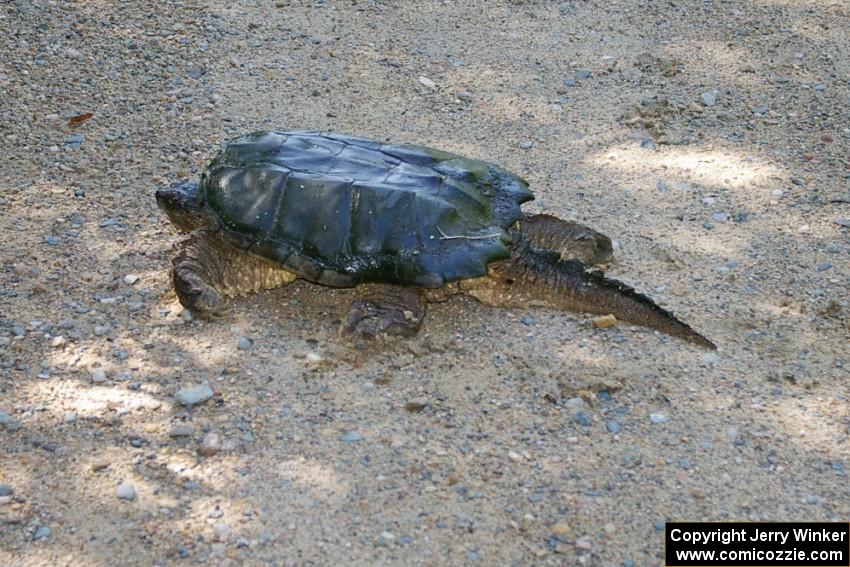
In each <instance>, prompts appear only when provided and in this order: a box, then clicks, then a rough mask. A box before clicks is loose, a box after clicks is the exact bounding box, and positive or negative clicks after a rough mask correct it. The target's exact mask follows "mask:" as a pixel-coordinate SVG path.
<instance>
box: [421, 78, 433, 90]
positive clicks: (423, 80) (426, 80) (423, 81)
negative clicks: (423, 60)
mask: <svg viewBox="0 0 850 567" xmlns="http://www.w3.org/2000/svg"><path fill="white" fill-rule="evenodd" d="M419 84H421V85H422V86H423V87H427V88H429V89H435V88H437V84H436V83H434V81H432V80H431V79H429V78H428V77H426V76H424V75H423V76H420V77H419Z"/></svg>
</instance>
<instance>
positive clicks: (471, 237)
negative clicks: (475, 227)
mask: <svg viewBox="0 0 850 567" xmlns="http://www.w3.org/2000/svg"><path fill="white" fill-rule="evenodd" d="M437 232H439V233H440V240H484V239H485V238H493V237H495V236H502V234H501V233H496V234H482V235H481V236H464V235H462V234H461V235H458V236H449V235H448V234H446V233H445V232H443V230H442V229H441V228H440V227H439V226H438V227H437Z"/></svg>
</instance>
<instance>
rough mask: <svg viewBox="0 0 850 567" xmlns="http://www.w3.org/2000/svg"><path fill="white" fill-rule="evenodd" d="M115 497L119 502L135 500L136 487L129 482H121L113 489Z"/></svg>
mask: <svg viewBox="0 0 850 567" xmlns="http://www.w3.org/2000/svg"><path fill="white" fill-rule="evenodd" d="M115 496H117V497H118V498H120V499H121V500H135V499H136V487H135V486H133V484H132V483H130V482H122V483H121V484H119V485H118V488H116V489H115Z"/></svg>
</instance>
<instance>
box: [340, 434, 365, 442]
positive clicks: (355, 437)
mask: <svg viewBox="0 0 850 567" xmlns="http://www.w3.org/2000/svg"><path fill="white" fill-rule="evenodd" d="M364 439H365V437H363V435H361V434H360V433H357V432H356V431H349V432H348V433H346V434H344V435H340V436H339V440H340V441H344V442H346V443H354V442H356V441H363V440H364Z"/></svg>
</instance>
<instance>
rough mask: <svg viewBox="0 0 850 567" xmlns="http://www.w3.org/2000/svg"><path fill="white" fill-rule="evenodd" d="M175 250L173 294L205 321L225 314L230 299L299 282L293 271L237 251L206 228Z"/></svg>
mask: <svg viewBox="0 0 850 567" xmlns="http://www.w3.org/2000/svg"><path fill="white" fill-rule="evenodd" d="M175 248H176V252H177V253H176V254H175V256H174V260H172V265H173V270H172V273H171V278H172V281H173V282H174V291H175V292H176V293H177V298H178V299H179V300H180V303H181V304H182V305H183V306H184V307H186V308H187V309H189V310H190V311H191V312H192V313H193V314H195V315H197V316H199V317H201V318H203V319H216V318H219V317H222V316H224V315H226V314H227V312H228V311H229V309H230V300H231V298H234V297H238V296H242V295H247V294H249V293H253V292H255V291H260V290H262V289H272V288H275V287H280V286H282V285H285V284H288V283H290V282H292V281H294V280H295V279H296V276H295V275H294V274H292V273H291V272H287V271H286V270H284V269H282V268H280V267H278V266H276V265H274V264H272V263H270V262H266V261H265V260H261V259H259V258H255V257H254V256H251V255H249V254H247V253H245V252H243V251H242V250H239V249H237V248H234V247H233V246H231V245H230V244H227V243H226V242H223V241H222V240H221V239H220V238H218V237H216V236H215V235H214V234H212V233H210V232H209V231H207V230H204V229H200V230H196V231H194V232H192V233H191V234H190V235H189V237H188V238H186V239H184V240H182V241H180V242H178V243H177V245H176V246H175Z"/></svg>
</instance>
